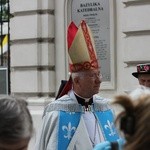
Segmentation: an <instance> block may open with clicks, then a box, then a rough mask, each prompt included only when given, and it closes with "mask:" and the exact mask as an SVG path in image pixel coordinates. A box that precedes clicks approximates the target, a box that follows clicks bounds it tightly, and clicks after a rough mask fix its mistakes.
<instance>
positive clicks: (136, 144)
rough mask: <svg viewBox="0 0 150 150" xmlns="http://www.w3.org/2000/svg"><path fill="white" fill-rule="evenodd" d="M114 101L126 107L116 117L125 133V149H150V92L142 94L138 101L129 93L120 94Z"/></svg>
mask: <svg viewBox="0 0 150 150" xmlns="http://www.w3.org/2000/svg"><path fill="white" fill-rule="evenodd" d="M113 103H115V104H119V105H121V106H122V107H123V108H124V111H122V112H121V113H120V114H119V115H118V117H117V119H116V122H118V121H119V122H120V128H121V130H122V131H123V133H124V135H125V140H126V144H125V146H124V150H149V148H150V93H149V94H142V95H140V96H139V98H138V99H137V100H136V101H134V100H133V99H132V98H131V97H130V96H129V95H120V96H117V97H116V99H115V101H114V102H113Z"/></svg>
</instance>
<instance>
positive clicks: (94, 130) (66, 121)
mask: <svg viewBox="0 0 150 150" xmlns="http://www.w3.org/2000/svg"><path fill="white" fill-rule="evenodd" d="M68 50H69V51H68V53H69V60H70V65H69V68H70V72H71V76H70V79H69V81H68V82H67V84H66V85H65V87H64V88H63V89H62V91H61V92H60V94H59V95H58V96H57V98H58V99H57V100H56V101H54V102H52V103H50V104H49V105H48V106H47V107H46V109H45V112H44V115H43V125H42V129H41V132H40V134H39V136H38V138H37V141H36V146H35V149H36V150H92V149H93V147H94V146H95V145H96V144H98V143H100V142H102V141H105V140H107V141H110V142H114V141H117V140H118V139H119V135H118V133H117V131H116V129H115V127H114V123H113V121H114V116H113V113H112V110H111V108H110V106H109V105H108V101H107V99H104V98H102V97H99V96H98V95H95V94H97V93H98V92H99V88H100V83H101V82H102V76H101V72H100V66H99V63H98V60H97V56H96V51H95V47H94V40H93V38H92V34H91V31H90V29H89V27H88V25H87V24H86V22H85V21H82V22H81V24H80V26H79V28H77V27H76V25H75V24H74V23H73V22H72V23H71V24H70V26H69V27H68Z"/></svg>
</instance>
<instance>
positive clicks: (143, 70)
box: [132, 63, 150, 88]
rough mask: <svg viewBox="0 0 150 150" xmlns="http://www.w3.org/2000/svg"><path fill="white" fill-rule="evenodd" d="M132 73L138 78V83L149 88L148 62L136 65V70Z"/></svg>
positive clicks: (149, 69) (149, 72) (149, 65)
mask: <svg viewBox="0 0 150 150" xmlns="http://www.w3.org/2000/svg"><path fill="white" fill-rule="evenodd" d="M132 75H133V76H134V77H135V78H137V79H138V81H139V84H140V85H142V86H145V87H148V88H150V63H146V64H139V65H137V72H133V73H132Z"/></svg>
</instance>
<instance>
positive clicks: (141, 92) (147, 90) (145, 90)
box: [130, 85, 150, 100]
mask: <svg viewBox="0 0 150 150" xmlns="http://www.w3.org/2000/svg"><path fill="white" fill-rule="evenodd" d="M145 94H150V88H149V87H145V86H142V85H141V86H139V87H138V88H137V89H135V90H134V91H132V92H131V93H130V96H131V98H132V99H133V100H136V99H138V98H139V97H140V96H142V95H145Z"/></svg>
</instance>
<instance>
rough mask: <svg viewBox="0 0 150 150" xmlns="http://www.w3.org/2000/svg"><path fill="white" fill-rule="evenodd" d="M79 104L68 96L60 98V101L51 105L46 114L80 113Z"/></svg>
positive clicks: (46, 109) (47, 107)
mask: <svg viewBox="0 0 150 150" xmlns="http://www.w3.org/2000/svg"><path fill="white" fill-rule="evenodd" d="M79 110H80V108H79V104H78V103H77V102H76V101H75V100H73V99H72V98H70V97H69V96H68V95H64V96H62V97H60V98H59V99H57V100H55V101H53V102H51V103H49V104H48V105H47V106H46V108H45V110H44V113H48V112H52V111H66V112H67V111H69V112H71V111H79Z"/></svg>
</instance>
